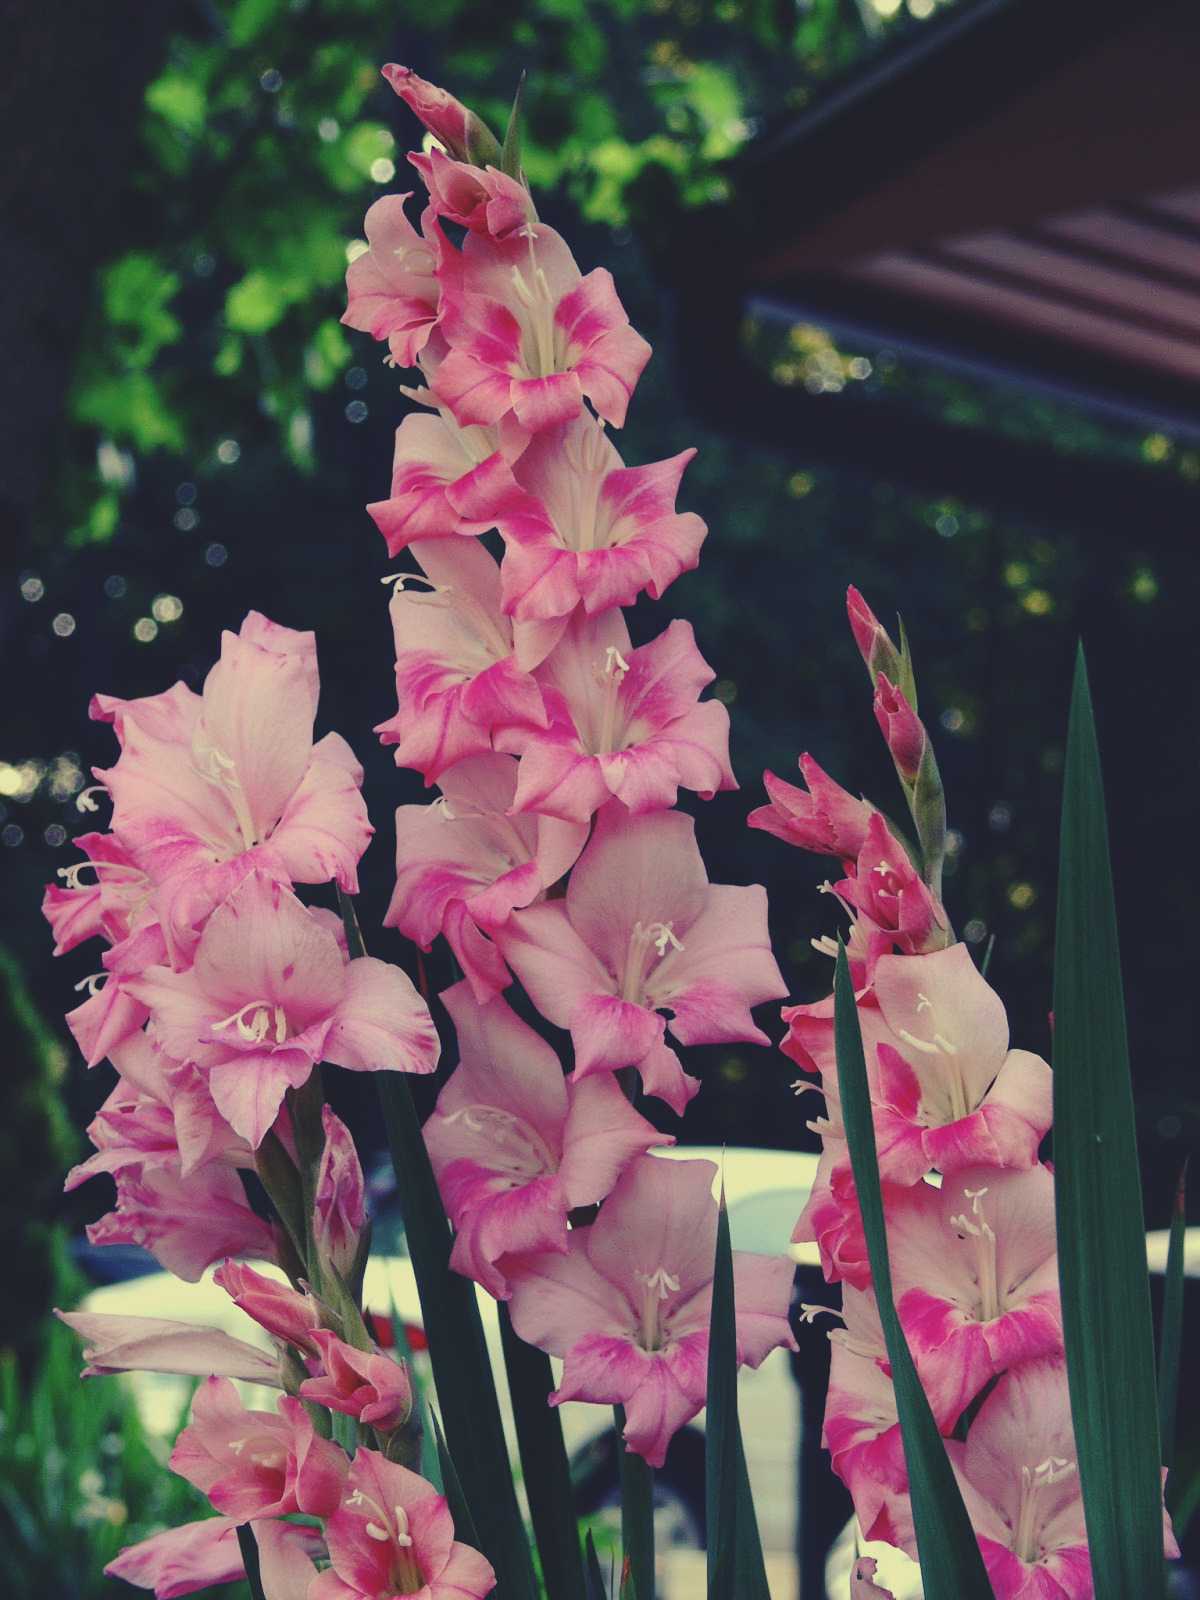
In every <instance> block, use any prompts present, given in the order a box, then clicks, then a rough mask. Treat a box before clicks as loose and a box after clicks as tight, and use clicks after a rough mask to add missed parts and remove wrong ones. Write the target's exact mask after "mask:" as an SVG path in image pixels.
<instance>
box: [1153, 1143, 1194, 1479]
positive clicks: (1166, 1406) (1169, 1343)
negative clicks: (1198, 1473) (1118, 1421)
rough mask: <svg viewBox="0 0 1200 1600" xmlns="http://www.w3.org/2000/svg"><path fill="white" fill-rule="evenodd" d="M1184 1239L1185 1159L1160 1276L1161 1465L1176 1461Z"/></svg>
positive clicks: (1170, 1464)
mask: <svg viewBox="0 0 1200 1600" xmlns="http://www.w3.org/2000/svg"><path fill="white" fill-rule="evenodd" d="M1186 1239H1187V1162H1186V1161H1185V1162H1184V1164H1183V1171H1182V1172H1181V1173H1180V1174H1179V1184H1178V1186H1177V1188H1176V1190H1175V1207H1174V1210H1173V1211H1172V1213H1171V1237H1170V1240H1169V1242H1168V1244H1167V1271H1166V1276H1165V1278H1164V1280H1163V1312H1162V1340H1161V1342H1160V1344H1159V1348H1158V1428H1159V1433H1160V1434H1161V1436H1162V1459H1163V1466H1164V1467H1166V1468H1167V1470H1168V1471H1170V1470H1171V1468H1172V1467H1173V1466H1174V1465H1175V1423H1176V1419H1177V1417H1178V1414H1179V1359H1180V1355H1181V1353H1182V1350H1183V1253H1184V1251H1183V1247H1184V1244H1185V1243H1186Z"/></svg>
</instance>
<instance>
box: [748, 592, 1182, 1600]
mask: <svg viewBox="0 0 1200 1600" xmlns="http://www.w3.org/2000/svg"><path fill="white" fill-rule="evenodd" d="M848 611H849V618H850V624H851V628H852V630H853V632H854V636H855V639H856V642H857V643H858V646H859V649H860V651H861V653H862V656H863V659H864V661H865V662H866V665H867V669H868V671H869V673H870V674H871V677H872V682H873V683H874V684H875V699H874V710H875V716H876V720H877V722H878V725H879V728H880V731H881V733H882V734H883V737H884V739H885V742H886V743H887V745H888V749H889V750H890V752H891V754H892V757H893V760H894V762H895V765H896V771H897V775H898V777H899V779H900V783H901V787H902V789H903V791H904V794H905V797H906V799H907V801H908V803H909V809H910V811H911V813H912V817H913V822H914V826H915V830H916V835H917V838H916V842H915V843H912V844H910V843H908V842H906V841H905V840H903V839H902V838H901V837H900V836H899V835H898V834H897V832H896V831H895V830H894V829H893V827H892V826H891V824H889V823H888V822H887V821H886V820H885V819H884V816H883V814H882V812H880V811H878V810H877V809H875V808H874V807H873V806H872V805H871V804H870V803H869V802H867V801H865V800H859V799H856V798H855V797H854V796H853V795H850V794H848V793H847V792H846V791H845V790H844V789H842V788H841V787H840V786H839V785H838V784H837V783H835V782H834V780H833V779H831V778H830V777H829V776H828V775H827V774H826V773H825V772H823V771H822V770H821V768H820V767H819V766H817V764H816V762H815V761H814V760H813V759H812V758H811V756H808V755H803V756H801V758H800V767H801V772H802V774H803V776H804V779H805V782H806V784H807V791H805V790H802V789H799V788H796V787H793V786H792V785H791V784H787V783H784V782H782V781H781V780H780V779H778V778H776V777H775V776H774V775H773V774H771V773H767V774H766V787H767V793H768V796H769V800H770V803H769V804H768V805H766V806H763V807H761V808H760V809H759V810H757V811H755V812H754V813H753V814H752V815H751V818H750V824H751V826H752V827H757V828H762V829H763V830H764V831H766V832H768V833H773V834H775V835H776V836H777V837H778V838H780V839H783V840H785V841H786V842H788V843H790V844H796V845H799V846H800V847H801V848H802V849H807V850H811V851H813V852H814V853H816V854H818V855H823V856H831V857H833V858H835V859H837V860H839V861H840V862H841V865H842V871H843V873H844V876H843V878H842V879H841V880H840V881H838V882H837V883H835V884H826V885H825V887H826V889H828V890H830V891H831V892H832V893H833V895H834V896H835V897H836V900H837V902H838V903H839V904H840V905H841V907H842V908H843V910H844V911H845V913H846V914H847V916H848V918H849V923H850V925H849V928H848V930H847V931H846V933H845V935H844V941H845V946H846V952H847V956H848V960H849V964H850V971H851V976H852V980H853V984H854V989H855V999H856V1002H857V1008H858V1020H859V1024H860V1029H861V1034H862V1040H863V1050H864V1057H865V1063H866V1069H867V1086H868V1091H869V1094H870V1101H871V1109H872V1114H873V1120H874V1124H875V1142H876V1152H877V1159H878V1168H879V1176H880V1181H881V1189H882V1195H883V1201H884V1213H885V1221H886V1227H887V1243H888V1254H889V1258H890V1262H891V1273H892V1289H893V1294H894V1299H895V1306H896V1311H897V1314H898V1316H899V1320H900V1324H901V1327H902V1329H903V1331H904V1334H905V1337H906V1340H907V1343H908V1346H909V1350H910V1352H911V1354H912V1357H913V1359H914V1361H915V1364H916V1368H917V1373H918V1376H919V1377H920V1380H921V1383H922V1385H923V1387H924V1389H925V1391H926V1395H927V1398H928V1400H929V1404H930V1409H931V1411H932V1413H933V1416H934V1420H935V1422H936V1423H937V1425H938V1427H939V1428H940V1430H941V1432H942V1433H943V1435H945V1436H946V1438H947V1439H948V1440H952V1442H951V1443H950V1444H949V1445H948V1448H949V1451H950V1453H951V1460H952V1463H953V1466H954V1470H955V1473H956V1475H957V1477H958V1479H959V1484H960V1487H961V1489H962V1491H963V1495H964V1500H965V1503H966V1506H967V1509H968V1512H969V1514H970V1518H971V1522H972V1525H973V1527H974V1530H975V1533H976V1535H977V1537H978V1540H979V1544H980V1549H981V1552H982V1554H983V1560H984V1564H985V1566H986V1568H987V1573H988V1576H989V1578H990V1581H991V1583H992V1586H993V1589H994V1591H995V1594H996V1596H997V1600H1034V1597H1036V1600H1088V1597H1090V1596H1091V1595H1092V1593H1093V1585H1092V1571H1091V1565H1090V1561H1089V1558H1088V1549H1087V1535H1086V1530H1085V1527H1084V1520H1083V1509H1082V1502H1081V1500H1080V1494H1079V1486H1078V1475H1077V1470H1076V1460H1075V1446H1074V1438H1073V1435H1072V1432H1071V1419H1070V1405H1069V1398H1068V1392H1067V1376H1066V1366H1065V1362H1064V1357H1063V1331H1062V1312H1061V1306H1060V1300H1059V1281H1058V1259H1057V1253H1056V1244H1055V1238H1056V1235H1055V1217H1054V1181H1053V1176H1052V1173H1051V1171H1050V1169H1049V1168H1047V1167H1046V1166H1044V1165H1042V1164H1041V1162H1040V1161H1039V1146H1040V1143H1041V1141H1042V1139H1043V1138H1044V1137H1045V1135H1046V1133H1047V1132H1048V1131H1049V1128H1050V1124H1051V1119H1052V1097H1051V1073H1050V1068H1049V1066H1048V1065H1047V1063H1046V1062H1045V1061H1043V1060H1042V1059H1041V1058H1040V1057H1039V1056H1036V1055H1033V1054H1031V1053H1030V1052H1028V1051H1025V1050H1020V1049H1011V1048H1010V1042H1009V1031H1008V1019H1007V1016H1006V1014H1005V1010H1004V1005H1003V1002H1002V1001H1001V999H1000V997H999V996H998V995H997V994H996V992H995V990H993V989H992V988H991V987H990V985H989V984H988V983H987V981H986V979H985V977H984V976H983V974H982V973H981V972H980V970H979V969H978V967H977V966H976V964H975V961H974V960H973V958H972V955H971V952H970V951H969V949H968V947H967V946H966V945H965V944H961V943H956V942H955V940H954V934H953V932H952V930H951V926H950V922H949V919H948V917H947V915H946V911H945V908H944V906H943V905H942V903H941V897H940V882H941V864H942V851H943V847H944V838H945V803H944V799H943V796H942V790H941V781H940V778H939V777H938V775H937V763H936V760H935V758H934V755H933V751H932V746H931V744H930V741H929V737H928V734H927V732H926V730H925V727H924V725H923V724H922V723H921V721H920V719H919V718H918V717H917V714H916V710H915V706H916V685H915V682H914V679H913V672H912V663H911V661H910V659H909V654H908V648H907V642H905V644H904V647H903V649H897V648H896V646H895V645H894V644H893V643H892V640H891V639H890V637H889V636H888V634H887V632H886V631H885V630H884V629H883V627H882V626H881V625H880V624H879V622H878V621H877V620H876V618H875V616H874V614H873V612H872V611H871V609H870V607H869V606H868V605H867V603H866V601H865V600H864V599H863V597H862V596H861V595H860V594H859V593H858V591H857V590H854V589H851V591H850V594H849V602H848ZM901 637H902V638H903V634H902V635H901ZM813 942H814V944H815V946H816V948H817V949H818V950H819V951H822V952H824V953H826V954H830V955H836V953H837V945H836V944H835V942H834V941H833V940H832V939H831V938H829V937H828V936H826V937H823V938H821V939H817V940H814V941H813ZM783 1016H784V1020H785V1021H786V1022H787V1025H788V1033H787V1037H786V1039H785V1040H784V1042H783V1045H782V1048H783V1050H784V1052H785V1053H786V1054H787V1055H788V1056H789V1057H790V1058H791V1059H792V1060H793V1061H795V1062H796V1063H797V1065H798V1066H799V1067H800V1068H801V1069H802V1071H804V1072H805V1073H806V1074H811V1075H813V1077H814V1078H815V1079H816V1082H815V1083H812V1084H809V1083H807V1082H806V1081H805V1080H803V1079H802V1080H800V1082H799V1083H798V1084H797V1086H796V1087H797V1088H798V1089H800V1090H805V1089H810V1088H811V1089H819V1092H820V1093H821V1094H822V1095H823V1097H824V1102H825V1105H824V1112H823V1114H822V1115H821V1116H819V1117H817V1118H814V1119H813V1120H812V1121H811V1122H810V1123H809V1127H810V1128H812V1129H813V1130H814V1131H815V1132H817V1133H818V1134H819V1135H820V1136H821V1139H822V1143H823V1154H822V1157H821V1161H820V1165H819V1168H818V1172H817V1177H816V1181H815V1183H814V1185H813V1189H812V1193H811V1195H810V1198H809V1200H808V1203H807V1205H806V1206H805V1208H804V1211H803V1213H802V1214H801V1216H800V1219H799V1221H798V1222H797V1225H796V1230H795V1233H794V1235H793V1238H794V1239H795V1240H796V1241H798V1242H799V1241H805V1242H810V1243H815V1244H816V1245H817V1247H818V1250H819V1252H820V1257H821V1264H822V1267H823V1270H824V1274H825V1277H826V1279H827V1280H828V1281H829V1282H830V1283H836V1282H841V1284H842V1311H841V1320H842V1322H843V1324H844V1325H843V1326H842V1327H839V1328H836V1329H835V1330H834V1331H833V1332H832V1333H831V1334H830V1339H831V1340H832V1344H833V1350H832V1359H831V1368H830V1382H829V1392H828V1397H827V1401H826V1410H825V1426H824V1435H823V1438H824V1443H825V1446H826V1448H827V1449H828V1450H829V1453H830V1459H831V1462H832V1465H833V1468H834V1471H835V1472H837V1474H838V1475H839V1477H841V1479H842V1480H843V1482H844V1483H845V1484H846V1486H847V1488H848V1489H849V1490H850V1494H851V1496H852V1498H853V1501H854V1507H855V1513H856V1516H857V1520H858V1525H859V1528H860V1530H861V1533H862V1535H863V1537H864V1538H867V1539H876V1540H883V1541H885V1542H888V1543H891V1544H893V1545H897V1546H899V1547H900V1548H901V1549H903V1550H904V1551H906V1552H907V1554H909V1555H910V1556H913V1557H915V1556H916V1555H917V1546H916V1538H915V1533H914V1526H913V1515H912V1510H911V1507H910V1503H909V1495H908V1474H907V1468H906V1464H905V1454H904V1446H903V1443H902V1440H901V1432H900V1423H899V1417H898V1413H897V1408H896V1400H895V1395H894V1392H893V1388H892V1380H891V1367H890V1364H889V1361H888V1357H887V1351H886V1346H885V1341H884V1335H883V1328H882V1325H881V1323H880V1318H879V1313H878V1311H877V1309H876V1305H875V1300H874V1296H873V1294H872V1289H871V1269H870V1264H869V1260H868V1254H867V1247H866V1240H865V1237H864V1231H863V1224H862V1218H861V1216H860V1214H859V1209H858V1200H857V1196H856V1193H855V1186H854V1178H853V1174H852V1171H851V1165H850V1158H849V1151H848V1148H847V1141H846V1131H845V1127H844V1126H843V1122H842V1110H841V1100H840V1095H839V1092H838V1064H837V1056H836V1051H835V1045H834V1006H833V997H832V995H830V996H829V997H827V998H825V999H823V1000H819V1001H817V1002H816V1003H813V1004H805V1005H797V1006H791V1007H788V1008H785V1010H784V1013H783ZM812 1309H813V1313H814V1315H815V1314H816V1312H817V1311H818V1310H820V1309H821V1308H812ZM1164 1518H1165V1513H1164ZM1164 1547H1165V1549H1166V1550H1167V1552H1168V1553H1172V1552H1174V1549H1175V1546H1174V1540H1173V1538H1172V1535H1171V1531H1170V1524H1169V1521H1167V1522H1165V1524H1164ZM874 1571H875V1567H874V1563H873V1562H871V1561H870V1560H869V1559H864V1560H862V1561H860V1562H859V1563H858V1564H857V1565H856V1568H855V1571H854V1573H853V1575H852V1579H851V1592H852V1594H854V1595H860V1596H863V1597H864V1600H866V1597H870V1596H876V1595H884V1596H886V1591H883V1590H881V1589H880V1587H879V1586H878V1585H877V1584H876V1583H875V1582H874V1581H873V1578H874Z"/></svg>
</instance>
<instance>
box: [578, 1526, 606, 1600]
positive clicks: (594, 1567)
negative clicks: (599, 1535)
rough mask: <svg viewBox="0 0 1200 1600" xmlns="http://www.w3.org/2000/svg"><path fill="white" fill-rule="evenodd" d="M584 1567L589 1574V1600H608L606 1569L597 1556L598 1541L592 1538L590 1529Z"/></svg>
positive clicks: (586, 1542)
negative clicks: (605, 1578) (605, 1579)
mask: <svg viewBox="0 0 1200 1600" xmlns="http://www.w3.org/2000/svg"><path fill="white" fill-rule="evenodd" d="M584 1567H585V1570H586V1573H587V1600H608V1585H607V1584H606V1583H605V1581H604V1568H603V1567H602V1566H601V1565H600V1557H599V1556H598V1555H597V1554H596V1541H595V1539H593V1538H592V1530H591V1529H590V1528H589V1529H588V1531H587V1538H586V1539H585V1540H584Z"/></svg>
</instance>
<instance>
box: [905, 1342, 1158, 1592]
mask: <svg viewBox="0 0 1200 1600" xmlns="http://www.w3.org/2000/svg"><path fill="white" fill-rule="evenodd" d="M946 1448H947V1450H948V1452H949V1454H950V1458H951V1461H952V1462H953V1464H954V1469H955V1473H956V1475H957V1477H958V1482H959V1487H960V1488H961V1490H962V1493H963V1499H964V1501H965V1502H966V1507H967V1510H968V1512H969V1513H970V1517H971V1522H972V1524H973V1526H974V1528H975V1532H976V1535H977V1537H978V1539H979V1548H980V1550H981V1552H982V1554H983V1560H984V1565H985V1566H986V1568H987V1573H988V1578H989V1580H990V1581H991V1584H992V1588H993V1589H994V1591H995V1594H996V1600H1091V1595H1092V1592H1093V1591H1092V1571H1091V1565H1090V1562H1089V1559H1088V1548H1087V1529H1086V1526H1085V1523H1084V1515H1083V1501H1082V1499H1081V1497H1080V1491H1079V1474H1078V1470H1077V1465H1076V1455H1075V1436H1074V1433H1073V1430H1072V1428H1071V1410H1070V1399H1069V1396H1068V1392H1067V1372H1066V1366H1065V1363H1064V1362H1063V1361H1061V1360H1044V1361H1030V1362H1025V1363H1023V1364H1022V1365H1021V1366H1019V1367H1017V1368H1015V1369H1014V1370H1013V1371H1011V1372H1007V1373H1005V1375H1004V1376H1003V1377H1002V1378H1001V1379H1000V1381H999V1383H997V1385H996V1387H995V1389H994V1390H993V1391H992V1393H991V1394H990V1395H989V1396H988V1398H987V1399H986V1400H985V1401H984V1403H983V1405H982V1406H981V1407H980V1410H979V1415H978V1416H977V1417H976V1418H975V1420H974V1422H972V1424H971V1428H970V1432H969V1433H968V1434H967V1439H966V1443H965V1444H959V1443H956V1442H954V1441H951V1442H950V1443H948V1444H947V1446H946ZM893 1519H894V1535H895V1537H894V1542H896V1543H898V1544H900V1546H901V1548H902V1549H904V1550H905V1551H906V1552H907V1553H908V1554H909V1555H911V1556H913V1557H914V1558H915V1556H916V1540H915V1536H914V1533H913V1528H912V1515H911V1510H910V1509H909V1507H908V1505H907V1502H906V1501H902V1502H899V1503H898V1504H897V1505H896V1506H894V1508H893ZM1163 1548H1164V1552H1165V1553H1166V1554H1167V1555H1169V1556H1175V1555H1178V1553H1179V1548H1178V1546H1177V1545H1176V1543H1175V1540H1174V1537H1173V1535H1172V1533H1171V1525H1170V1521H1169V1519H1168V1518H1167V1516H1166V1513H1165V1512H1164V1513H1163Z"/></svg>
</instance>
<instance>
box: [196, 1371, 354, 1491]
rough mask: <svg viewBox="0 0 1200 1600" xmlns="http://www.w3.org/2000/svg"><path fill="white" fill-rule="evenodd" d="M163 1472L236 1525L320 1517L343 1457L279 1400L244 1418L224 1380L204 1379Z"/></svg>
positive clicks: (293, 1403)
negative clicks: (295, 1516) (274, 1405)
mask: <svg viewBox="0 0 1200 1600" xmlns="http://www.w3.org/2000/svg"><path fill="white" fill-rule="evenodd" d="M171 1470H172V1471H173V1472H177V1473H178V1474H179V1476H180V1477H181V1478H186V1479H187V1481H188V1482H189V1483H191V1484H194V1485H195V1486H196V1488H197V1489H199V1490H200V1491H201V1492H202V1493H203V1494H206V1495H207V1496H208V1498H209V1499H210V1500H211V1501H212V1503H213V1505H214V1506H215V1507H216V1509H217V1510H218V1511H220V1512H221V1513H222V1514H223V1515H225V1516H227V1517H232V1518H233V1519H234V1520H235V1521H237V1522H247V1521H249V1520H250V1519H252V1518H255V1517H283V1516H287V1515H289V1514H290V1513H292V1512H297V1511H299V1512H303V1513H305V1514H306V1515H309V1516H317V1517H327V1516H329V1515H330V1514H331V1513H332V1512H333V1511H334V1509H335V1508H336V1506H337V1504H338V1502H339V1500H340V1498H341V1492H342V1484H343V1482H344V1480H345V1476H346V1457H345V1455H344V1454H343V1452H342V1451H341V1449H340V1448H339V1447H338V1446H337V1445H335V1444H333V1443H331V1442H330V1441H329V1440H327V1439H322V1438H321V1437H320V1436H319V1435H318V1434H316V1433H315V1432H314V1431H313V1425H312V1421H311V1419H310V1418H309V1415H308V1412H307V1411H305V1409H304V1407H303V1405H302V1404H301V1403H300V1401H299V1400H295V1399H293V1398H292V1397H291V1396H290V1395H281V1396H280V1398H279V1401H278V1410H277V1411H275V1412H270V1411H250V1410H248V1409H247V1408H246V1407H245V1406H244V1405H243V1404H242V1402H241V1400H239V1398H238V1393H237V1390H236V1389H235V1388H234V1386H233V1384H232V1383H231V1382H230V1381H229V1379H228V1378H209V1379H208V1380H207V1381H206V1382H205V1383H202V1384H201V1385H200V1387H199V1389H197V1391H196V1397H195V1399H194V1400H193V1401H192V1419H191V1422H190V1423H189V1424H188V1426H187V1427H186V1428H185V1429H184V1430H183V1432H182V1433H181V1434H180V1435H179V1438H178V1439H177V1440H176V1442H175V1448H174V1450H172V1452H171Z"/></svg>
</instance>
